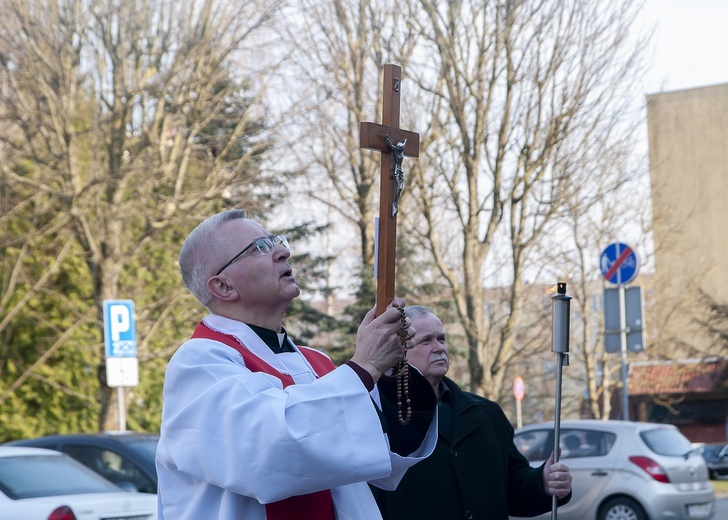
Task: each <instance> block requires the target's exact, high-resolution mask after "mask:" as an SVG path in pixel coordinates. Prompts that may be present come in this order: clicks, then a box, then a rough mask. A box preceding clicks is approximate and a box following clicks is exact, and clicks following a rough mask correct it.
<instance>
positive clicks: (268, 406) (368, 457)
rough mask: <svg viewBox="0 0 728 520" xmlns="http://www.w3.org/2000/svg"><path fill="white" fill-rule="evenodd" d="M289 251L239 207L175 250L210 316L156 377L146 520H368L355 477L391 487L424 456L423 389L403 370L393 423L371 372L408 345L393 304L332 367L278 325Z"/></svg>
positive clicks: (430, 435)
mask: <svg viewBox="0 0 728 520" xmlns="http://www.w3.org/2000/svg"><path fill="white" fill-rule="evenodd" d="M289 256H290V251H289V245H288V242H287V241H286V239H285V238H284V237H282V236H280V235H271V234H270V233H269V232H268V231H266V230H265V229H264V228H263V227H262V226H261V225H260V224H258V223H256V222H255V221H253V220H250V219H248V218H247V215H246V213H245V212H244V211H242V210H231V211H227V212H223V213H219V214H216V215H213V216H212V217H209V218H208V219H206V220H205V221H204V222H202V223H201V224H200V225H199V226H197V228H195V230H193V231H192V233H191V234H190V235H189V236H188V238H187V239H186V240H185V243H184V244H183V246H182V249H181V251H180V259H179V262H180V269H181V272H182V278H183V281H184V283H185V285H186V286H187V288H188V289H189V290H190V292H191V293H192V294H193V295H194V296H195V297H196V298H197V299H198V300H199V301H200V303H201V304H202V305H204V306H205V307H206V308H207V309H208V310H209V311H210V314H209V315H208V316H207V317H205V318H204V319H203V320H202V322H200V323H199V324H198V325H197V327H196V328H195V330H194V333H193V334H192V338H191V339H190V340H188V341H187V342H185V343H184V344H183V345H182V346H181V347H180V348H179V349H178V350H177V352H176V353H175V354H174V356H173V357H172V359H171V360H170V363H169V366H168V368H167V373H166V376H165V383H164V407H163V412H162V429H161V437H160V441H159V447H158V449H157V473H158V476H159V498H158V501H159V518H160V520H163V519H167V520H187V519H189V520H192V519H194V520H200V519H205V520H208V519H219V520H222V519H224V520H228V519H229V520H282V519H285V520H295V519H316V520H334V519H335V518H336V519H338V520H372V519H377V518H381V517H380V515H379V511H378V509H377V505H376V503H375V502H374V499H373V497H372V494H371V492H370V490H369V487H368V486H367V484H366V483H367V482H371V483H373V484H374V485H381V486H384V487H386V488H388V489H393V488H394V486H396V484H397V482H399V480H400V479H401V477H402V475H403V474H404V472H405V471H406V470H407V468H408V467H410V466H412V465H413V464H414V463H416V462H418V461H419V460H421V459H423V458H424V457H426V456H427V455H429V454H430V453H431V452H432V449H433V448H434V445H435V442H436V435H437V433H436V430H437V421H436V420H435V416H436V413H435V405H436V400H435V396H434V393H433V392H432V389H431V387H430V386H429V384H428V383H427V381H426V380H425V379H424V378H423V377H422V376H421V375H420V374H418V373H417V372H416V371H414V370H412V371H410V377H411V381H410V393H411V396H412V405H411V406H412V420H411V423H410V424H409V425H407V426H402V425H400V424H399V423H398V422H397V419H396V415H397V404H396V396H395V394H396V390H395V385H394V384H393V381H392V379H393V378H392V377H388V376H384V377H383V374H384V373H385V372H386V371H387V370H389V369H390V368H391V367H392V366H393V365H395V364H396V363H397V362H398V360H400V359H401V357H402V355H403V352H404V349H405V348H407V347H408V346H410V347H411V346H413V342H412V339H411V337H412V336H413V335H414V333H415V330H414V328H413V327H411V324H410V322H409V320H407V319H405V320H404V323H402V317H401V314H400V311H399V310H398V309H397V308H395V306H394V305H393V306H390V307H389V308H387V310H386V311H385V312H383V313H382V314H381V315H380V316H377V317H374V312H373V310H372V311H370V312H369V314H368V315H367V316H366V317H365V318H364V321H363V322H362V324H361V326H360V327H359V331H358V333H357V338H356V350H355V354H354V356H353V357H352V358H351V360H350V361H349V362H347V363H346V364H344V365H342V366H340V367H338V368H337V367H335V366H334V365H333V363H332V362H331V360H330V359H329V358H328V357H327V356H325V355H324V354H323V353H321V352H319V351H316V350H313V349H308V348H305V347H299V346H297V345H294V344H293V342H292V341H291V339H290V338H289V337H288V335H287V334H286V331H285V329H284V328H283V316H284V313H285V311H286V309H287V308H288V305H289V304H290V303H291V301H292V300H293V298H295V297H297V296H298V295H299V293H300V290H299V288H298V286H297V285H296V281H295V279H294V277H293V273H292V270H291V267H290V265H289V264H288V258H289ZM393 303H394V304H395V305H404V302H403V301H402V300H401V299H395V301H394V302H393ZM402 328H404V329H405V330H404V331H402V330H401V329H402ZM400 332H403V334H402V336H400ZM402 337H406V338H409V339H407V340H406V341H407V342H408V343H406V344H404V345H403V341H402Z"/></svg>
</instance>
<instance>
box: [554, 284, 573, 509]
mask: <svg viewBox="0 0 728 520" xmlns="http://www.w3.org/2000/svg"><path fill="white" fill-rule="evenodd" d="M551 303H552V309H551V310H552V313H551V322H552V332H551V350H552V351H553V352H555V353H556V403H555V406H554V463H556V462H558V461H559V446H560V444H561V381H562V375H563V367H564V365H568V364H569V321H570V317H569V314H570V305H571V296H567V295H566V283H564V282H559V283H557V284H556V294H554V295H553V296H552V297H551ZM557 510H558V498H556V495H553V496H552V497H551V519H552V520H556V517H557Z"/></svg>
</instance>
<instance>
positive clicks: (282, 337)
mask: <svg viewBox="0 0 728 520" xmlns="http://www.w3.org/2000/svg"><path fill="white" fill-rule="evenodd" d="M246 325H248V327H250V328H251V329H252V330H253V332H255V333H256V334H257V335H258V337H259V338H260V339H262V340H263V342H264V343H265V344H266V345H268V348H269V349H271V350H272V351H273V353H274V354H282V353H283V352H295V350H294V348H293V347H292V346H291V342H290V341H288V333H287V332H286V329H284V328H281V331H282V333H281V334H278V333H277V332H276V331H274V330H270V329H266V328H264V327H258V326H257V325H250V324H248V323H246Z"/></svg>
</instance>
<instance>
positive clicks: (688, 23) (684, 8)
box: [642, 0, 728, 94]
mask: <svg viewBox="0 0 728 520" xmlns="http://www.w3.org/2000/svg"><path fill="white" fill-rule="evenodd" d="M642 16H643V22H644V23H646V24H648V25H649V24H650V23H656V24H657V25H656V27H657V28H656V31H657V32H656V34H655V40H654V44H655V56H654V62H653V66H652V69H651V70H650V71H649V77H648V86H647V92H645V93H644V94H652V93H655V92H659V91H670V90H682V89H686V88H693V87H702V86H706V85H715V84H718V83H728V56H727V55H726V54H727V52H728V30H727V29H726V25H727V24H728V0H646V2H645V8H644V10H643V13H642Z"/></svg>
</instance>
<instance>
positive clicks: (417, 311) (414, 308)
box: [404, 305, 437, 318]
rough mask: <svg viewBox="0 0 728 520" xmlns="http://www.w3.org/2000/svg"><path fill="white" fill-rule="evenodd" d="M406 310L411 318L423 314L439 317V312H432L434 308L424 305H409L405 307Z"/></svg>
mask: <svg viewBox="0 0 728 520" xmlns="http://www.w3.org/2000/svg"><path fill="white" fill-rule="evenodd" d="M404 312H405V314H407V316H409V317H410V318H421V317H422V316H427V315H429V314H432V315H433V316H435V317H437V314H435V313H434V312H432V309H430V308H429V307H425V306H424V305H407V306H406V307H405V308H404Z"/></svg>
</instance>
